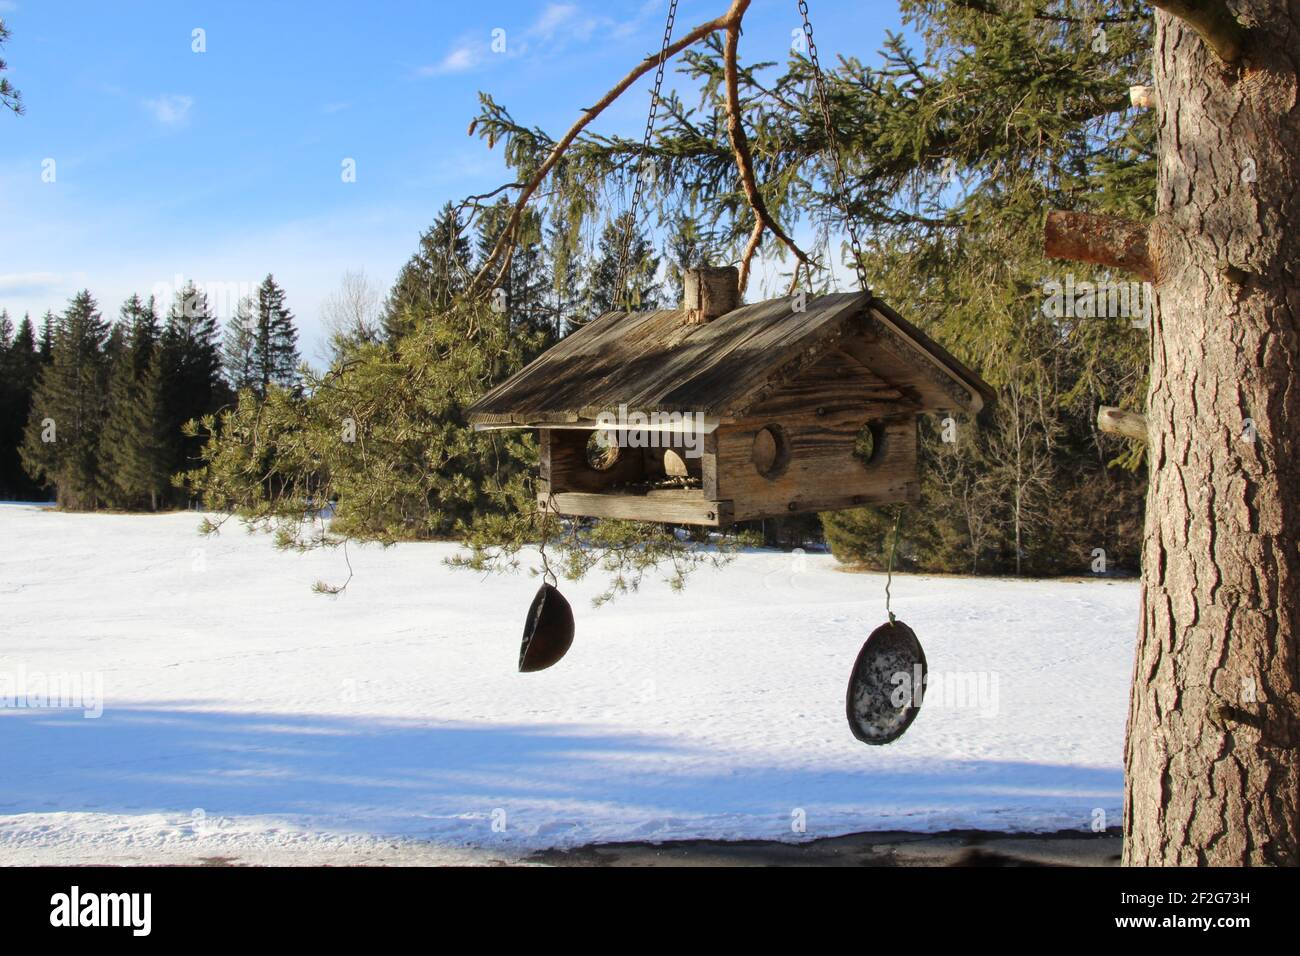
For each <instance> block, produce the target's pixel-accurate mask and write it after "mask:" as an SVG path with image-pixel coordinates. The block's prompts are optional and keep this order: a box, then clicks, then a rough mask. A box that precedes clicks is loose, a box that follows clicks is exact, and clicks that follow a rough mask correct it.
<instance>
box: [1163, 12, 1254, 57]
mask: <svg viewBox="0 0 1300 956" xmlns="http://www.w3.org/2000/svg"><path fill="white" fill-rule="evenodd" d="M1151 6H1153V7H1156V8H1158V9H1160V10H1163V11H1164V12H1165V13H1167V14H1169V15H1170V16H1174V17H1177V18H1178V19H1179V20H1182V21H1183V22H1184V23H1186V24H1187V25H1188V26H1189V27H1191V28H1192V29H1193V30H1195V31H1196V34H1197V36H1199V37H1200V38H1201V39H1202V40H1204V41H1205V45H1206V46H1208V47H1209V48H1210V49H1211V50H1213V51H1214V52H1215V53H1216V54H1217V55H1218V57H1219V59H1220V60H1222V61H1223V62H1224V63H1236V62H1237V61H1238V60H1239V59H1241V48H1242V45H1243V44H1244V43H1245V42H1246V28H1245V27H1243V26H1242V25H1241V24H1240V23H1238V22H1237V18H1236V17H1234V16H1233V15H1232V11H1231V10H1229V9H1228V5H1227V4H1226V3H1224V2H1223V0H1151Z"/></svg>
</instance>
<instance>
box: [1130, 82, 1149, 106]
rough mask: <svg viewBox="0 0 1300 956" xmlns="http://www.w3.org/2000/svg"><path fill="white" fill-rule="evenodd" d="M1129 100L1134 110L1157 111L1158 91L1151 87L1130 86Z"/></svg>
mask: <svg viewBox="0 0 1300 956" xmlns="http://www.w3.org/2000/svg"><path fill="white" fill-rule="evenodd" d="M1128 100H1129V102H1130V103H1131V104H1132V105H1133V108H1134V109H1139V110H1150V109H1155V105H1156V91H1155V89H1153V88H1152V87H1150V86H1130V87H1129V88H1128Z"/></svg>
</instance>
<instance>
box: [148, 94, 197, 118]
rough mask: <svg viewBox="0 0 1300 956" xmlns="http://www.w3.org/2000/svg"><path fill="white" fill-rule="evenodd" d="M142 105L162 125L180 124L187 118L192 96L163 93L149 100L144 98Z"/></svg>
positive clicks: (192, 103) (192, 102) (192, 101)
mask: <svg viewBox="0 0 1300 956" xmlns="http://www.w3.org/2000/svg"><path fill="white" fill-rule="evenodd" d="M144 105H145V109H147V110H148V111H149V112H150V113H152V114H153V118H154V119H156V120H157V121H158V122H159V123H162V124H163V125H164V126H181V125H184V124H185V122H186V121H188V119H189V115H190V107H192V106H193V105H194V98H193V97H191V96H181V95H179V94H176V93H164V94H163V95H161V96H156V97H154V98H153V99H151V100H145V101H144Z"/></svg>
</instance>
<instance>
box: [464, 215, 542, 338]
mask: <svg viewBox="0 0 1300 956" xmlns="http://www.w3.org/2000/svg"><path fill="white" fill-rule="evenodd" d="M509 213H510V203H509V201H508V200H505V199H502V200H501V201H500V202H498V203H496V204H495V205H492V206H489V207H488V208H487V209H485V210H484V211H483V213H482V215H481V216H480V218H479V221H478V228H477V234H476V242H475V246H476V253H477V256H478V261H480V262H481V261H482V260H483V259H484V258H486V256H487V255H488V254H489V253H490V252H491V251H492V247H493V246H495V245H496V242H497V239H498V238H500V236H501V230H502V229H504V228H505V225H506V220H507V218H508V216H509ZM541 239H542V223H541V216H540V215H539V214H538V213H537V212H536V210H531V209H530V210H528V212H527V213H526V214H525V215H524V217H523V219H522V222H521V224H520V227H519V241H518V244H517V245H516V247H515V252H514V255H513V256H512V257H511V259H510V268H509V269H508V270H507V271H506V275H505V279H504V282H503V283H502V286H501V294H500V295H499V296H496V297H495V298H494V301H495V302H498V303H500V305H499V306H498V307H500V308H504V309H505V310H506V314H507V315H508V316H509V318H510V323H511V328H513V329H519V330H525V331H527V332H529V333H541V334H542V335H543V336H549V332H550V329H551V321H550V315H549V314H548V313H549V310H548V304H547V292H548V288H549V286H550V284H551V283H550V282H549V281H548V277H547V275H546V271H545V269H546V264H545V261H544V255H543V249H542V244H541Z"/></svg>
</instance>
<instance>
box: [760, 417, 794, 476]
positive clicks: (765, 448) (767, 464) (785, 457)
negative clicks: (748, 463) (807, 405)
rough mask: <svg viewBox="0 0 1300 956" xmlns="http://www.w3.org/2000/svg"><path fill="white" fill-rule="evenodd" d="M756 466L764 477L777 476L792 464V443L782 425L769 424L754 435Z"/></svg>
mask: <svg viewBox="0 0 1300 956" xmlns="http://www.w3.org/2000/svg"><path fill="white" fill-rule="evenodd" d="M752 458H753V462H754V468H755V469H756V470H757V471H758V473H759V474H760V475H762V476H763V477H764V478H776V477H777V476H779V475H780V474H781V473H782V472H783V471H785V468H786V465H788V464H790V443H789V441H788V440H787V439H786V437H785V429H784V428H782V427H781V426H780V425H767V426H766V427H764V428H760V429H759V430H758V433H757V434H756V435H754V449H753V454H752Z"/></svg>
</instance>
